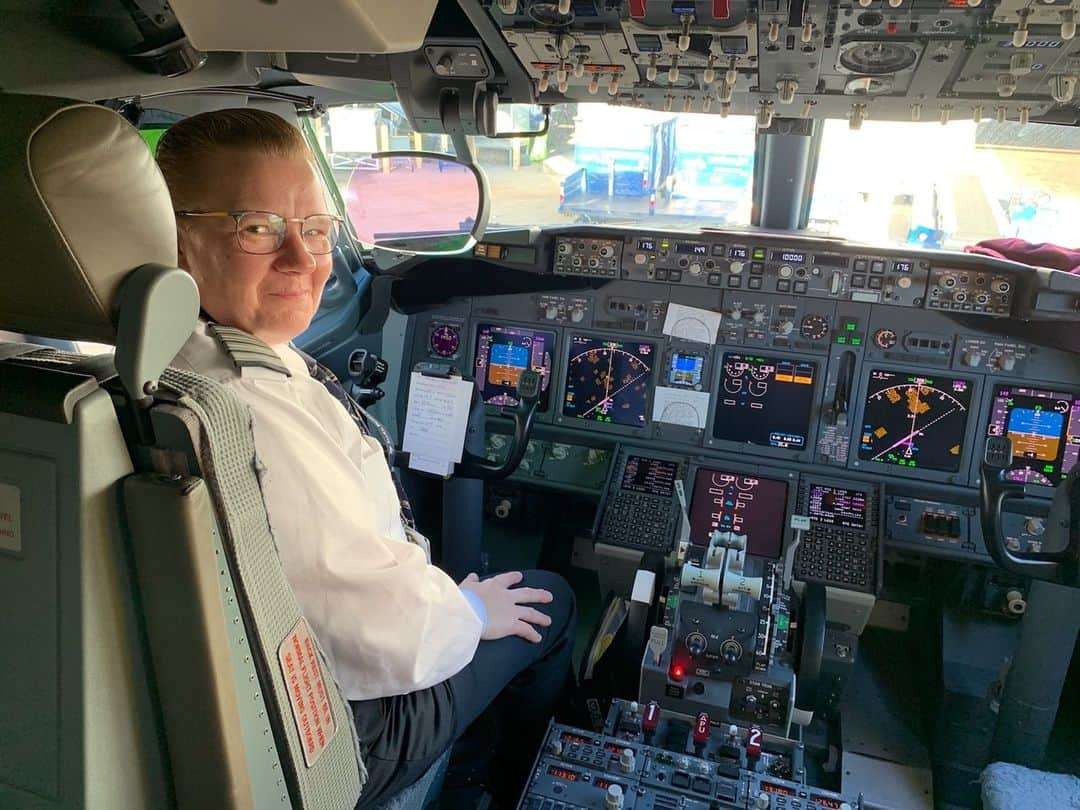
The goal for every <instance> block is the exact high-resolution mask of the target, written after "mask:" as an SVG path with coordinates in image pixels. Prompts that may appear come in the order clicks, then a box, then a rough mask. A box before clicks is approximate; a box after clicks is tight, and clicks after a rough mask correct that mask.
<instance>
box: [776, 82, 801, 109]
mask: <svg viewBox="0 0 1080 810" xmlns="http://www.w3.org/2000/svg"><path fill="white" fill-rule="evenodd" d="M798 89H799V83H798V82H797V81H795V80H794V79H781V80H780V81H778V82H777V83H776V92H777V94H778V95H779V98H780V103H781V104H791V103H792V102H794V101H795V93H796V92H798Z"/></svg>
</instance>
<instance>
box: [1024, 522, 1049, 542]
mask: <svg viewBox="0 0 1080 810" xmlns="http://www.w3.org/2000/svg"><path fill="white" fill-rule="evenodd" d="M1045 532H1046V523H1045V522H1044V521H1043V519H1042V518H1036V517H1029V518H1027V519H1026V520H1025V521H1024V534H1030V535H1031V536H1032V537H1042V536H1043V534H1044V533H1045Z"/></svg>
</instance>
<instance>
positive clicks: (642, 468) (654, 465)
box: [622, 456, 679, 498]
mask: <svg viewBox="0 0 1080 810" xmlns="http://www.w3.org/2000/svg"><path fill="white" fill-rule="evenodd" d="M678 474H679V465H678V464H676V463H675V462H674V461H664V460H662V459H658V458H645V457H644V456H630V457H629V458H627V460H626V469H624V470H623V479H622V488H623V489H625V490H629V491H630V492H644V493H645V494H646V495H659V496H660V497H662V498H670V497H671V494H672V493H673V492H674V491H675V477H676V476H677V475H678Z"/></svg>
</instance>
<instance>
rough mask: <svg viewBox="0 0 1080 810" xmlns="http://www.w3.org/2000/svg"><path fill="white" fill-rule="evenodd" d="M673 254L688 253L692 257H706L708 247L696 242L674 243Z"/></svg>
mask: <svg viewBox="0 0 1080 810" xmlns="http://www.w3.org/2000/svg"><path fill="white" fill-rule="evenodd" d="M675 252H676V253H689V254H691V255H693V256H708V255H709V246H708V245H699V244H698V243H696V242H676V243H675Z"/></svg>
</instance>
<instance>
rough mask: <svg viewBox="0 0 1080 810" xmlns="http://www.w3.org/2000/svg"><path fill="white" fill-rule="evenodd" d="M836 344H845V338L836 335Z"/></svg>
mask: <svg viewBox="0 0 1080 810" xmlns="http://www.w3.org/2000/svg"><path fill="white" fill-rule="evenodd" d="M836 342H837V343H847V338H846V337H845V336H844V335H837V336H836Z"/></svg>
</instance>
